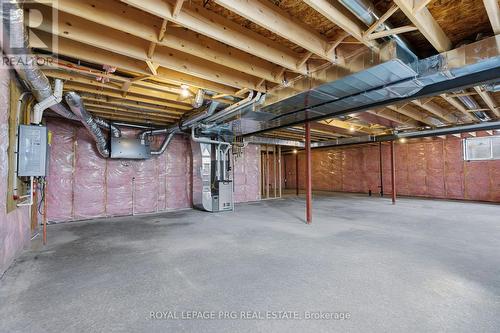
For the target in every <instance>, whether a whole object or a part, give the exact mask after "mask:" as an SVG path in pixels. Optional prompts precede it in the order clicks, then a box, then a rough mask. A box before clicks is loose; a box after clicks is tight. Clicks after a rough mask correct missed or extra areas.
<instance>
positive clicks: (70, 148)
mask: <svg viewBox="0 0 500 333" xmlns="http://www.w3.org/2000/svg"><path fill="white" fill-rule="evenodd" d="M47 127H48V129H49V131H51V132H52V133H53V135H52V140H51V144H50V148H49V154H50V159H49V174H48V177H47V215H48V216H49V218H50V220H51V221H54V222H57V221H67V220H71V219H72V218H73V169H74V148H75V147H74V145H75V134H76V127H74V126H73V125H71V124H68V123H60V122H48V124H47Z"/></svg>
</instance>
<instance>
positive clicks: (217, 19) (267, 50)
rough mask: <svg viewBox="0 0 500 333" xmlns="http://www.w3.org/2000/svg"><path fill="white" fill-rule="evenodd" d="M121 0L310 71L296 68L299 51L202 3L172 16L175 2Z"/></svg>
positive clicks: (203, 33) (240, 46)
mask: <svg viewBox="0 0 500 333" xmlns="http://www.w3.org/2000/svg"><path fill="white" fill-rule="evenodd" d="M122 1H123V2H125V3H127V4H129V5H131V6H134V7H136V8H139V9H141V10H143V11H145V12H148V13H150V14H153V15H156V16H158V17H161V18H163V19H166V20H168V21H172V22H175V23H177V24H179V25H182V26H184V27H186V28H188V29H190V30H192V31H195V32H197V33H199V34H202V35H205V36H208V37H210V38H213V39H215V40H217V41H219V42H222V43H225V44H227V45H230V46H232V47H235V48H237V49H239V50H241V51H244V52H247V53H250V54H253V55H255V56H257V57H259V58H262V59H265V60H267V61H270V62H272V63H274V64H277V65H280V66H283V67H286V68H288V69H289V70H291V71H294V72H298V73H301V74H307V70H306V68H305V67H304V66H303V67H300V68H297V62H298V61H299V60H300V59H299V58H300V56H299V55H297V54H296V53H294V52H292V51H290V50H288V49H286V48H285V47H281V46H278V45H276V43H273V42H272V41H271V40H269V39H267V38H265V37H263V36H261V35H259V34H258V33H256V32H254V31H252V30H250V29H246V28H244V27H242V26H240V25H239V24H236V23H235V22H232V21H230V20H229V19H226V18H224V17H222V16H220V15H218V14H216V13H214V12H212V11H210V10H208V9H205V8H203V7H200V6H197V5H195V4H191V3H185V4H184V6H183V10H182V11H181V12H180V13H179V15H177V17H173V16H172V9H171V8H172V6H173V4H172V3H171V2H170V1H168V0H122Z"/></svg>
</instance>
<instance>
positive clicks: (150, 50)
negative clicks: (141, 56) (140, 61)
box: [148, 42, 156, 59]
mask: <svg viewBox="0 0 500 333" xmlns="http://www.w3.org/2000/svg"><path fill="white" fill-rule="evenodd" d="M155 49H156V43H155V42H151V43H149V48H148V58H149V59H151V58H153V54H154V53H155Z"/></svg>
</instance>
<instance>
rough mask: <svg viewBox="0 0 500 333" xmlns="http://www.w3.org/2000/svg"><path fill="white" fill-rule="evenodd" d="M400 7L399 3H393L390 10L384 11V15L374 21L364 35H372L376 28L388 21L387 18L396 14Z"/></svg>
mask: <svg viewBox="0 0 500 333" xmlns="http://www.w3.org/2000/svg"><path fill="white" fill-rule="evenodd" d="M398 9H399V7H398V6H397V5H392V6H391V8H389V10H388V11H386V12H385V13H384V15H382V16H381V17H380V18H379V19H378V20H377V21H376V22H375V23H373V24H372V25H371V26H370V27H369V28H368V30H366V31H365V32H364V33H363V36H364V37H365V38H366V36H368V35H370V34H371V33H372V32H374V31H375V30H377V28H378V27H379V26H380V25H381V24H382V23H384V22H385V21H387V19H388V18H389V17H391V16H392V14H394V13H395V12H396V11H397V10H398Z"/></svg>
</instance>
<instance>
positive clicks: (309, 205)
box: [305, 122, 312, 224]
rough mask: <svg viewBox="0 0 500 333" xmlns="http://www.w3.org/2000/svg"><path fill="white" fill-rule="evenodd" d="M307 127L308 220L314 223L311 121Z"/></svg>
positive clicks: (306, 124)
mask: <svg viewBox="0 0 500 333" xmlns="http://www.w3.org/2000/svg"><path fill="white" fill-rule="evenodd" d="M305 128H306V142H305V146H306V147H305V148H306V222H307V224H311V223H312V170H311V164H312V163H311V123H310V122H306V123H305Z"/></svg>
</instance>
